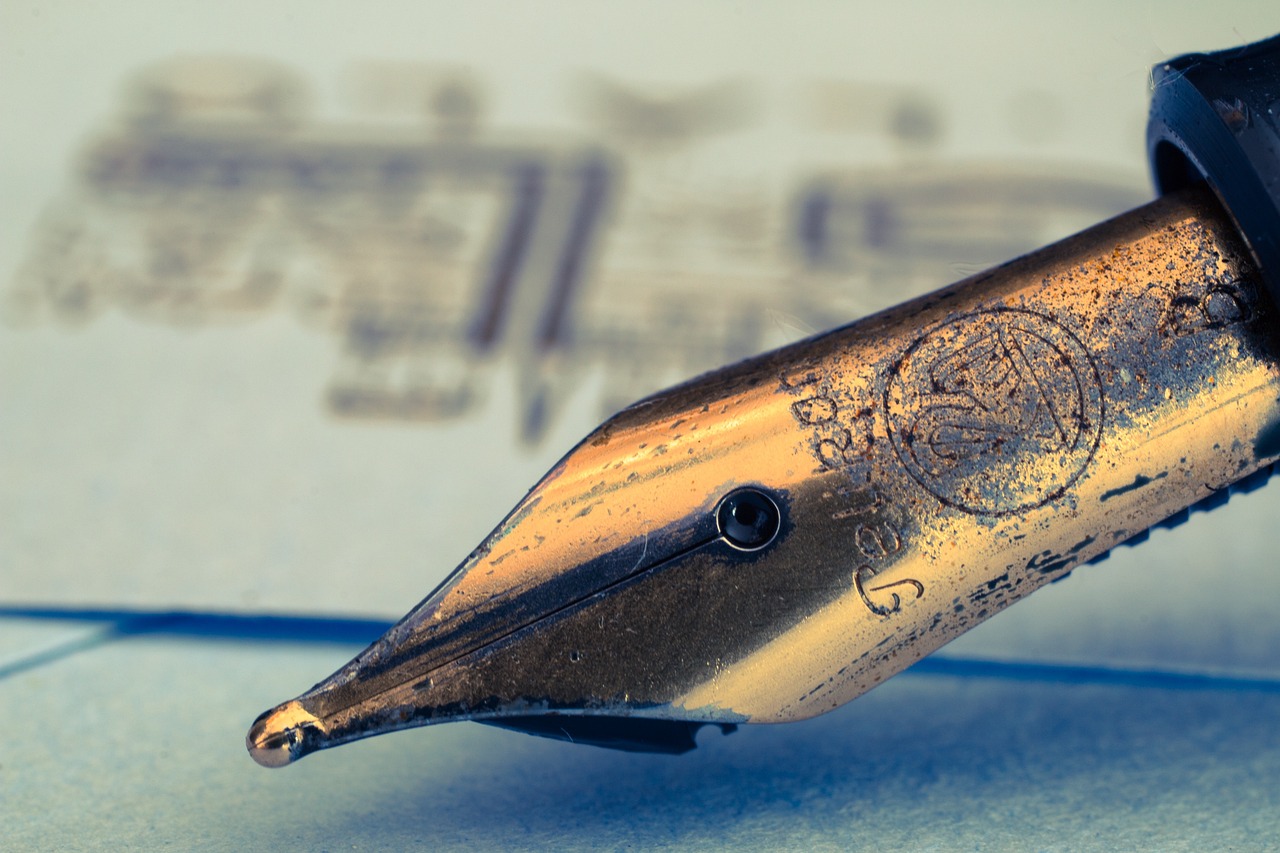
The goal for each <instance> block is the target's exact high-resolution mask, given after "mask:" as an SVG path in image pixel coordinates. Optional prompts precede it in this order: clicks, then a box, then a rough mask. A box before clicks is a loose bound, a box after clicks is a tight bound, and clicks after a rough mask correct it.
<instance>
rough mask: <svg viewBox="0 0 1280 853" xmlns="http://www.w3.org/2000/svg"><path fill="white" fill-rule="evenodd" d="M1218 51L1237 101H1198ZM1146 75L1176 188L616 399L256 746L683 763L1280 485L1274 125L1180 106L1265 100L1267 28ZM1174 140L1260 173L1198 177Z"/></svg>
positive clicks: (1161, 163) (285, 759)
mask: <svg viewBox="0 0 1280 853" xmlns="http://www.w3.org/2000/svg"><path fill="white" fill-rule="evenodd" d="M1258 53H1261V54H1263V56H1262V58H1259V57H1258V56H1256V55H1255V54H1258ZM1264 59H1265V60H1266V61H1265V62H1264V61H1263V60H1264ZM1178 63H1182V64H1178ZM1187 63H1190V64H1191V66H1192V67H1190V69H1189V70H1188V69H1186V68H1183V65H1185V64H1187ZM1221 63H1229V64H1230V63H1236V65H1233V66H1232V67H1234V68H1235V69H1236V70H1237V71H1239V72H1240V75H1241V76H1238V78H1237V79H1236V83H1238V84H1239V85H1238V86H1237V87H1236V88H1233V89H1232V90H1231V91H1218V92H1217V93H1216V94H1214V93H1210V92H1207V91H1206V92H1200V93H1199V94H1200V95H1203V96H1204V98H1207V100H1204V99H1202V100H1201V101H1196V100H1195V99H1193V98H1191V97H1190V95H1187V97H1183V95H1186V94H1187V93H1185V92H1183V91H1182V88H1179V87H1186V86H1190V85H1192V83H1195V82H1196V81H1199V82H1200V83H1202V84H1204V85H1206V86H1207V85H1209V83H1210V82H1214V83H1215V85H1216V81H1218V80H1219V77H1218V76H1213V79H1212V80H1208V78H1204V79H1201V78H1199V77H1196V74H1197V73H1199V72H1197V70H1196V69H1201V70H1204V69H1207V71H1206V72H1205V73H1209V72H1212V75H1218V70H1216V69H1220V67H1221ZM1267 69H1272V70H1267ZM1160 71H1161V74H1162V76H1160V78H1159V80H1160V81H1163V82H1160V83H1159V85H1158V88H1157V90H1156V95H1155V98H1156V107H1155V108H1154V109H1153V116H1154V118H1153V123H1152V128H1153V130H1152V141H1153V145H1154V146H1155V148H1154V151H1153V160H1154V162H1155V163H1156V166H1157V168H1158V169H1159V170H1160V171H1161V173H1162V174H1163V175H1164V178H1163V179H1162V188H1163V189H1164V190H1165V194H1164V195H1163V197H1162V198H1160V199H1158V200H1157V201H1154V202H1152V203H1151V204H1148V205H1146V206H1144V207H1141V208H1138V209H1137V210H1133V211H1130V212H1129V213H1127V214H1125V215H1123V216H1120V217H1117V218H1115V219H1113V220H1111V221H1109V222H1104V223H1102V224H1100V225H1097V226H1095V227H1093V228H1091V229H1089V230H1088V231H1085V232H1082V233H1080V234H1078V235H1076V236H1075V237H1072V238H1070V239H1068V240H1065V241H1063V242H1061V243H1058V244H1056V245H1053V246H1049V247H1046V248H1044V249H1041V250H1040V251H1038V252H1035V253H1033V254H1030V255H1027V256H1025V257H1022V258H1019V259H1018V260H1015V261H1011V262H1010V263H1008V264H1005V265H1003V266H1001V267H998V268H996V269H993V270H990V271H988V272H986V273H982V274H980V275H977V276H974V277H972V278H970V279H968V280H966V281H962V282H960V283H958V284H955V285H953V286H951V287H948V288H945V289H943V290H939V291H936V292H934V293H931V294H928V295H925V296H923V297H920V298H919V299H916V300H914V301H912V302H908V303H906V304H904V305H900V306H897V307H896V308H892V309H889V310H887V311H884V312H881V313H880V314H877V315H874V316H871V317H867V318H865V319H863V320H861V321H859V322H857V323H854V324H852V325H849V326H845V327H843V328H840V329H836V330H834V331H831V332H828V333H826V334H824V335H819V336H817V337H814V338H810V339H809V340H806V341H801V342H800V343H797V344H794V345H792V346H789V347H786V348H784V349H780V350H777V351H775V352H772V353H766V354H764V355H761V356H758V357H756V358H753V359H750V360H748V361H745V362H742V363H741V364H737V365H734V366H731V367H727V368H724V369H722V370H719V371H716V372H714V373H710V374H707V375H705V376H702V377H700V378H698V379H694V380H692V381H690V382H688V383H686V384H684V385H681V386H678V387H676V388H672V389H670V390H668V391H666V392H663V393H661V394H658V395H655V396H653V397H651V398H649V399H647V400H644V401H641V402H640V403H637V404H636V405H634V406H632V407H631V408H629V409H627V410H625V411H623V412H620V413H618V414H617V415H615V416H614V417H613V418H610V419H609V420H608V421H607V422H605V423H604V424H603V425H602V426H601V427H600V428H599V429H597V430H596V431H595V432H594V433H592V434H591V435H590V436H588V437H587V438H586V439H585V440H584V441H583V442H582V443H581V444H580V445H579V446H578V447H576V448H575V449H574V450H572V451H571V452H570V453H569V454H568V455H567V456H565V457H564V459H562V460H561V461H560V462H559V463H558V464H557V465H556V466H555V467H554V468H553V469H552V470H551V471H550V472H549V473H548V474H547V475H546V477H544V478H543V479H542V481H541V482H539V483H538V484H537V485H536V486H535V487H534V488H533V490H532V491H530V492H529V494H528V496H527V497H526V498H525V499H524V500H523V501H522V502H521V503H520V504H519V505H518V506H517V507H516V508H515V509H514V510H513V511H512V513H511V514H510V515H509V516H508V517H507V518H506V520H504V521H503V522H502V523H501V524H499V525H498V527H497V529H495V530H494V532H493V533H492V534H490V536H489V537H488V538H487V539H486V540H485V541H484V542H483V543H481V545H480V547H478V548H477V549H476V550H475V551H473V552H472V553H471V555H470V556H469V557H467V559H466V560H465V561H464V562H463V563H462V565H461V566H459V567H458V569H457V571H455V572H454V573H453V574H452V575H451V576H450V577H449V578H448V580H446V581H445V583H444V584H443V585H441V586H440V587H439V588H438V589H437V590H436V591H435V592H433V593H431V595H429V596H428V597H427V598H426V599H425V600H424V601H423V602H422V603H421V604H419V605H418V606H417V607H416V608H415V609H414V610H413V611H411V612H410V613H409V614H408V615H407V616H405V617H404V619H403V620H401V621H400V623H399V624H397V625H396V626H395V627H393V628H392V629H391V630H390V631H388V632H387V633H386V635H384V636H383V637H382V638H381V639H379V640H378V641H377V642H375V643H374V644H373V645H371V646H370V647H369V648H368V649H367V650H365V651H364V652H363V653H362V654H361V655H360V656H359V657H357V658H356V659H355V660H353V661H352V662H351V663H349V664H347V665H346V666H344V667H343V668H342V669H340V670H339V671H338V672H336V673H334V674H333V675H332V676H330V678H329V679H327V680H325V681H323V682H321V683H320V684H317V685H316V686H315V687H313V688H311V690H309V691H307V692H306V693H304V694H302V695H301V696H299V697H297V698H296V699H294V700H293V701H291V702H286V703H285V704H283V705H280V706H279V707H277V708H275V709H274V710H272V711H270V712H269V713H267V714H265V715H263V716H262V717H260V718H259V719H258V721H257V722H256V723H254V725H253V728H252V729H251V730H250V732H249V738H248V746H249V752H250V754H251V755H252V756H253V757H254V759H255V760H256V761H257V762H258V763H259V764H263V765H265V766H268V767H279V766H282V765H285V764H288V763H290V762H292V761H295V760H297V759H298V758H300V757H302V756H303V755H306V754H307V753H310V752H313V751H315V750H317V749H323V748H326V747H330V746H336V745H338V744H341V743H346V742H349V741H352V740H356V739H358V738H363V737H369V736H371V735H377V734H381V733H384V732H389V731H395V730H398V729H404V728H409V727H411V726H424V725H429V724H434V723H442V722H449V721H455V720H475V721H478V722H482V723H489V724H493V725H499V726H503V727H506V728H512V729H516V730H519V731H524V732H528V733H530V734H536V735H541V736H546V737H556V738H562V739H565V740H570V741H573V742H575V743H591V744H596V745H601V746H609V747H614V748H621V749H633V750H649V751H660V752H672V753H674V752H681V751H684V750H687V749H691V748H692V747H693V745H694V743H695V742H694V738H693V733H694V731H695V730H696V729H697V727H698V726H701V725H705V724H708V723H712V724H717V725H720V726H722V727H724V728H725V729H731V728H732V727H733V726H735V725H737V724H738V723H746V722H758V723H765V722H786V721H791V720H801V719H805V718H807V717H813V716H815V715H817V714H821V713H824V712H826V711H829V710H831V709H833V708H835V707H837V706H839V705H841V704H843V703H845V702H848V701H849V700H851V699H853V698H855V697H857V696H859V695H860V694H862V693H865V692H866V691H868V690H870V689H872V688H873V687H875V686H876V685H878V684H880V683H881V682H883V681H884V680H885V679H886V678H888V677H890V676H892V675H893V674H895V673H897V672H899V671H901V670H902V669H905V668H906V667H907V666H909V665H911V664H912V663H914V662H916V661H917V660H919V659H920V658H922V657H924V656H925V655H927V654H929V653H930V652H932V651H934V650H935V649H937V648H938V647H940V646H942V645H943V644H944V643H946V642H948V641H950V640H951V639H953V638H955V637H956V636H958V635H960V634H961V633H963V632H965V631H967V630H969V629H970V628H972V627H974V626H975V625H977V624H979V623H980V622H982V621H983V620H985V619H987V618H988V617H990V616H992V615H994V614H995V613H996V612H998V611H999V610H1001V609H1002V608H1004V607H1007V606H1009V605H1010V604H1013V603H1014V602H1016V601H1018V600H1019V599H1021V598H1023V597H1024V596H1026V595H1028V594H1030V593H1032V592H1034V591H1035V590H1036V589H1038V588H1040V587H1042V586H1044V585H1045V584H1047V583H1050V582H1051V581H1053V580H1055V579H1057V578H1060V577H1062V576H1064V575H1065V574H1066V573H1068V572H1070V571H1071V570H1072V568H1074V567H1075V566H1077V565H1079V564H1081V563H1085V562H1088V561H1090V560H1093V559H1095V558H1097V557H1100V556H1102V555H1104V554H1105V553H1106V552H1107V551H1108V550H1109V549H1111V548H1113V547H1115V546H1117V545H1120V544H1122V543H1124V542H1126V541H1129V540H1132V539H1134V538H1135V537H1137V536H1140V535H1142V534H1143V533H1144V532H1145V531H1146V530H1147V529H1148V528H1150V527H1152V526H1153V525H1156V524H1160V523H1162V522H1165V521H1166V520H1170V519H1177V518H1178V517H1180V516H1181V515H1183V514H1185V512H1186V510H1187V508H1188V507H1191V506H1193V505H1195V504H1197V503H1198V502H1201V501H1209V502H1213V501H1214V500H1215V499H1218V498H1222V497H1225V494H1223V490H1226V489H1228V488H1230V487H1232V485H1233V484H1236V483H1239V482H1241V481H1245V480H1248V481H1249V482H1250V483H1256V482H1257V481H1259V480H1261V479H1264V478H1265V477H1266V476H1268V475H1269V473H1270V472H1271V470H1272V466H1273V465H1275V463H1276V462H1277V461H1280V316H1278V315H1277V310H1276V309H1277V304H1276V302H1277V298H1280V243H1277V241H1276V235H1277V234H1280V191H1277V190H1276V189H1275V188H1276V187H1277V186H1280V182H1277V181H1276V179H1275V177H1276V175H1277V173H1278V172H1280V163H1277V162H1276V159H1275V156H1274V152H1276V151H1280V135H1276V133H1275V131H1276V130H1277V128H1276V126H1275V125H1274V123H1271V124H1268V123H1264V121H1263V118H1262V112H1258V113H1256V120H1255V119H1247V120H1246V119H1242V120H1241V121H1240V122H1239V124H1238V126H1229V125H1227V124H1222V123H1221V121H1219V119H1218V118H1216V117H1214V116H1217V112H1213V113H1212V115H1211V117H1213V121H1209V120H1208V119H1204V120H1203V121H1202V120H1201V119H1203V118H1204V117H1203V116H1201V115H1200V114H1199V113H1196V114H1194V115H1184V114H1183V113H1180V112H1178V110H1179V109H1182V108H1183V107H1184V106H1185V105H1186V104H1192V105H1195V104H1197V103H1199V104H1201V105H1202V106H1204V107H1205V109H1209V110H1218V111H1220V109H1221V106H1220V105H1221V104H1226V103H1233V104H1234V103H1239V102H1238V101H1236V100H1230V101H1228V100H1226V98H1228V96H1229V97H1230V98H1235V97H1236V95H1235V94H1232V93H1233V92H1238V93H1241V94H1242V95H1244V96H1249V97H1252V96H1253V95H1254V94H1258V93H1261V94H1264V95H1265V97H1266V98H1267V99H1271V98H1273V97H1274V95H1273V94H1270V93H1273V92H1275V91H1277V86H1280V37H1277V38H1276V39H1273V40H1272V41H1271V42H1268V43H1263V44H1260V45H1255V46H1253V47H1251V48H1248V49H1246V50H1244V51H1229V52H1227V53H1225V54H1223V55H1221V58H1220V62H1219V61H1217V60H1215V62H1213V63H1207V62H1204V61H1203V59H1202V58H1197V57H1189V58H1184V59H1183V60H1178V61H1177V63H1170V64H1168V65H1166V66H1164V67H1163V68H1162V69H1161V70H1160ZM1184 72H1185V73H1184ZM1264 72H1265V74H1267V75H1270V76H1267V77H1266V78H1265V80H1263V83H1265V84H1266V85H1265V86H1263V85H1261V84H1258V82H1257V79H1255V76H1256V75H1259V74H1263V73H1264ZM1250 75H1255V76H1250ZM1206 81H1207V82H1206ZM1268 81H1270V82H1268ZM1179 93H1182V94H1179ZM1191 94H1196V92H1192V93H1191ZM1175 96H1176V97H1175ZM1266 103H1270V100H1267V101H1266ZM1211 104H1217V105H1219V106H1217V107H1211V106H1210V105H1211ZM1233 109H1234V108H1233ZM1242 109H1243V108H1242ZM1237 112H1239V111H1237ZM1240 114H1241V115H1246V116H1251V115H1255V114H1254V113H1252V112H1248V111H1245V112H1241V113H1240ZM1233 115H1234V113H1233ZM1232 120H1233V119H1232ZM1267 121H1270V120H1269V119H1268V120H1267ZM1215 122H1217V123H1216V124H1215ZM1179 127H1180V128H1183V129H1185V130H1189V131H1197V129H1199V130H1204V129H1205V128H1208V129H1210V130H1213V129H1215V128H1216V129H1217V131H1220V132H1221V133H1222V134H1226V136H1227V137H1229V138H1228V139H1225V140H1224V139H1220V138H1213V139H1208V140H1204V141H1203V146H1204V150H1206V151H1209V152H1211V153H1212V152H1219V153H1220V152H1221V151H1231V150H1235V149H1233V148H1232V147H1231V146H1233V145H1235V146H1238V147H1239V153H1240V155H1241V158H1242V159H1241V160H1240V161H1239V162H1241V163H1244V164H1245V165H1246V166H1250V167H1252V168H1253V172H1249V171H1248V170H1242V169H1241V168H1236V166H1238V165H1239V163H1237V161H1234V160H1232V161H1230V162H1228V161H1227V160H1225V159H1224V160H1222V161H1221V162H1222V163H1227V165H1228V166H1231V167H1232V168H1230V169H1227V170H1226V171H1225V172H1215V171H1212V170H1211V171H1210V172H1208V173H1207V174H1205V175H1204V177H1206V178H1208V179H1209V180H1208V182H1207V183H1205V182H1200V181H1198V180H1193V179H1195V178H1197V177H1199V176H1198V175H1196V174H1194V172H1193V171H1192V170H1191V166H1192V165H1193V161H1194V160H1195V158H1194V157H1192V158H1191V159H1186V160H1185V162H1184V161H1180V160H1178V157H1179V156H1181V155H1179V154H1178V151H1179V150H1180V149H1176V148H1171V147H1169V146H1172V145H1174V144H1175V142H1176V141H1177V140H1178V139H1181V137H1179V136H1177V135H1176V134H1173V132H1172V130H1171V129H1172V128H1179ZM1262 132H1266V133H1272V136H1270V137H1266V138H1254V137H1253V136H1250V135H1249V134H1252V133H1262ZM1162 134H1164V135H1162ZM1170 134H1172V135H1170ZM1166 137H1167V138H1166ZM1242 139H1243V140H1244V142H1241V140H1242ZM1250 152H1253V153H1250ZM1257 152H1263V153H1264V154H1265V156H1262V155H1258V156H1259V157H1261V159H1255V160H1250V159H1249V157H1253V156H1254V155H1255V154H1256V153H1257ZM1246 155H1248V156H1246ZM1197 162H1198V161H1197ZM1233 164H1234V165H1233ZM1218 165H1221V163H1219V164H1218ZM1175 167H1176V168H1175ZM1233 169H1234V171H1233ZM1224 183H1226V184H1227V186H1226V189H1225V190H1224V189H1223V184H1224ZM1232 187H1243V188H1244V189H1245V190H1249V189H1250V188H1252V189H1253V190H1256V192H1254V193H1253V194H1250V193H1249V192H1245V193H1244V194H1243V195H1235V194H1233V190H1232ZM1233 198H1235V199H1237V202H1236V203H1232V201H1231V199H1233ZM1223 201H1226V202H1227V206H1225V207H1224V205H1223V203H1222V202H1223ZM1264 202H1265V203H1264ZM1153 577H1154V578H1155V582H1158V575H1153Z"/></svg>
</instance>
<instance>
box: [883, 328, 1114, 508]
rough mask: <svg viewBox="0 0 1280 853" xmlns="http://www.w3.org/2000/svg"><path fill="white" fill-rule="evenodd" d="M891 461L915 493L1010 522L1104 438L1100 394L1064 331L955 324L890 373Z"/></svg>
mask: <svg viewBox="0 0 1280 853" xmlns="http://www.w3.org/2000/svg"><path fill="white" fill-rule="evenodd" d="M885 412H886V413H887V421H888V428H889V437H890V440H891V443H892V445H893V449H894V451H895V453H896V455H897V456H898V458H899V459H900V460H901V462H902V464H903V465H904V466H905V467H906V469H907V471H908V472H909V473H910V474H911V476H912V478H914V479H915V480H916V482H918V483H919V484H920V485H921V486H923V487H924V488H925V489H926V490H928V491H929V492H930V493H932V494H933V495H934V496H935V497H937V498H938V500H940V501H942V502H943V503H945V504H947V505H949V506H952V507H955V508H956V509H959V510H962V511H964V512H968V513H973V514H979V515H1008V514H1012V513H1017V512H1025V511H1026V510H1029V509H1033V508H1035V507H1038V506H1042V505H1044V504H1046V503H1048V502H1050V501H1053V500H1056V499H1057V498H1059V497H1061V496H1062V495H1063V494H1064V493H1065V492H1066V490H1067V489H1068V488H1070V487H1071V485H1072V484H1074V483H1075V481H1076V480H1077V479H1078V478H1079V477H1080V475H1081V474H1082V473H1083V472H1084V470H1085V468H1087V467H1088V465H1089V462H1090V460H1091V459H1092V458H1093V454H1094V452H1095V451H1096V449H1097V447H1098V441H1099V439H1100V437H1101V434H1102V419H1103V396H1102V382H1101V379H1100V378H1099V375H1098V370H1097V367H1096V366H1095V365H1094V362H1093V359H1092V357H1091V356H1090V354H1089V351H1088V350H1087V349H1086V348H1085V346H1084V344H1082V343H1081V342H1080V340H1079V339H1078V338H1077V337H1076V336H1075V335H1074V334H1073V333H1072V332H1071V330H1070V329H1068V328H1067V327H1066V326H1064V325H1063V324H1062V323H1060V322H1058V321H1057V320H1054V319H1052V318H1050V317H1047V316H1045V315H1043V314H1039V313H1036V312H1033V311H1027V310H1022V309H1012V308H1000V309H994V310H988V311H980V312H976V313H972V314H965V315H962V316H960V317H956V318H954V319H952V320H950V321H948V322H946V323H943V324H942V325H940V326H937V327H935V328H934V329H932V330H931V331H929V332H928V333H926V334H925V335H923V336H922V337H921V338H919V339H918V340H917V341H916V342H915V343H914V344H912V345H911V347H910V348H908V349H907V351H906V353H904V354H903V356H902V358H901V359H900V360H899V361H898V362H897V363H896V364H894V365H893V367H892V368H891V369H890V371H889V374H888V378H887V382H886V387H885Z"/></svg>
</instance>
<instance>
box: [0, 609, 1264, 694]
mask: <svg viewBox="0 0 1280 853" xmlns="http://www.w3.org/2000/svg"><path fill="white" fill-rule="evenodd" d="M4 620H13V621H18V620H29V621H41V622H73V623H86V622H88V623H102V624H104V630H102V631H100V632H97V633H95V634H93V635H91V636H89V637H78V638H76V639H75V640H73V641H70V642H68V643H65V644H63V645H61V646H55V647H53V648H51V649H42V650H41V651H39V652H36V653H34V654H31V655H28V656H26V657H19V658H18V659H16V660H14V661H11V662H9V663H8V664H4V665H0V681H2V680H4V679H6V678H9V677H11V676H15V675H18V674H20V673H23V672H27V671H30V670H32V669H37V668H39V667H41V666H45V665H48V664H51V663H55V662H57V661H60V660H64V659H66V658H68V657H71V656H73V655H77V654H80V653H82V652H86V651H91V650H93V649H95V648H100V647H102V646H104V645H107V644H110V643H113V642H116V641H119V640H125V639H130V638H135V637H145V638H148V639H155V638H165V637H167V638H174V639H184V640H197V641H210V642H220V641H230V642H247V643H288V644H296V645H304V646H315V645H343V646H345V645H360V644H366V643H369V642H372V641H373V640H374V639H376V638H377V637H379V636H380V635H381V634H382V633H383V632H385V631H386V630H387V629H388V628H390V627H391V625H392V624H393V623H392V622H391V621H389V620H380V619H371V618H361V617H342V616H309V615H305V614H242V613H221V612H214V611H193V610H137V609H127V608H87V607H86V608H75V607H42V606H34V605H33V606H8V607H0V623H2V622H3V621H4ZM904 674H908V675H917V676H929V677H947V678H961V679H975V680H977V679H995V680H1000V681H1021V682H1047V683H1054V684H1080V685H1102V686H1115V687H1130V688H1147V689H1159V690H1195V691H1219V692H1258V693H1268V694H1280V678H1267V677H1262V676H1249V675H1239V674H1233V673H1229V672H1202V671H1193V670H1177V669H1149V668H1129V667H1108V666H1099V665H1089V664H1070V663H1058V662H1039V661H1026V660H996V659H990V658H966V657H954V656H950V655H946V654H936V655H933V656H931V657H927V658H925V659H923V660H921V661H919V662H918V663H916V664H914V665H913V666H911V667H910V668H908V669H907V670H905V671H904Z"/></svg>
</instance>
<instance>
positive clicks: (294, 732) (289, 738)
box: [245, 699, 320, 767]
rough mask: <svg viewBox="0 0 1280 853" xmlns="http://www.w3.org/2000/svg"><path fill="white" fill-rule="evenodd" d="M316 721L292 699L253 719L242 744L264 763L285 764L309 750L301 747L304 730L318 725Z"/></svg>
mask: <svg viewBox="0 0 1280 853" xmlns="http://www.w3.org/2000/svg"><path fill="white" fill-rule="evenodd" d="M319 722H320V721H319V720H317V719H316V718H315V716H313V715H312V714H311V713H309V712H308V711H307V710H306V709H305V708H303V707H302V705H301V704H300V703H299V702H298V700H296V699H293V700H290V701H288V702H285V703H284V704H283V705H279V706H277V707H275V708H273V709H272V710H270V711H267V712H266V713H264V714H263V715H262V716H260V717H258V719H256V720H254V721H253V725H252V726H250V728H249V734H248V736H247V737H246V738H245V746H246V747H247V748H248V750H249V755H250V756H251V757H252V758H253V760H254V761H256V762H258V763H259V764H261V765H262V766H263V767H284V766H285V765H286V764H291V763H293V762H294V761H296V760H297V759H299V758H301V757H302V755H304V754H305V753H306V752H309V751H310V750H304V749H302V745H303V741H304V739H305V738H306V734H307V730H308V729H315V728H318V727H319Z"/></svg>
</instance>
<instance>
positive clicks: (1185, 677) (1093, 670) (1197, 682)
mask: <svg viewBox="0 0 1280 853" xmlns="http://www.w3.org/2000/svg"><path fill="white" fill-rule="evenodd" d="M906 672H908V673H912V674H915V675H942V676H950V677H953V678H997V679H1000V680H1002V681H1038V682H1053V683H1055V684H1093V685H1115V686H1121V687H1140V688H1154V689H1157V690H1221V691H1225V692H1236V691H1250V692H1262V693H1280V679H1274V678H1250V677H1246V676H1237V675H1214V674H1212V673H1197V672H1178V671H1177V670H1160V669H1121V668H1117V667H1106V666H1079V665H1072V664H1062V663H1031V662H1029V661H998V660H982V659H978V658H953V657H945V656H937V657H930V658H925V659H924V660H922V661H919V662H918V663H916V664H914V665H913V666H911V667H910V668H909V669H907V670H906Z"/></svg>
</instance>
